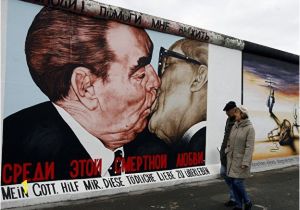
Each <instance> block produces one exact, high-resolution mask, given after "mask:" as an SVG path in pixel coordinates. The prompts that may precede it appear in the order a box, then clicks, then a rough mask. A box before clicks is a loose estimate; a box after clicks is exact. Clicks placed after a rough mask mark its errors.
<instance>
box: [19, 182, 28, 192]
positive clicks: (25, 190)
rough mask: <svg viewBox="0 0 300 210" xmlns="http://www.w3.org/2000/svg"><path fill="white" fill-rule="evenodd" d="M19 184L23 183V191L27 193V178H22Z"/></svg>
mask: <svg viewBox="0 0 300 210" xmlns="http://www.w3.org/2000/svg"><path fill="white" fill-rule="evenodd" d="M21 184H22V185H23V189H24V193H25V194H28V184H27V180H24V181H23V182H22V183H21Z"/></svg>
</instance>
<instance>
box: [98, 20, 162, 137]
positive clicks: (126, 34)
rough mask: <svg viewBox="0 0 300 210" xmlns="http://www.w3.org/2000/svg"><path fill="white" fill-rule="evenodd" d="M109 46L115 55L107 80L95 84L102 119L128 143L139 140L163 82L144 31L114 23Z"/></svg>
mask: <svg viewBox="0 0 300 210" xmlns="http://www.w3.org/2000/svg"><path fill="white" fill-rule="evenodd" d="M107 40H108V45H109V46H110V49H111V51H112V52H113V53H114V55H115V59H114V61H113V62H112V63H111V65H110V68H109V70H108V78H107V80H106V81H103V80H102V79H99V80H98V81H96V82H95V84H94V87H95V94H96V95H97V97H98V100H99V102H100V105H101V111H102V116H104V117H102V119H100V120H105V121H106V124H107V126H109V128H110V131H111V134H120V135H117V136H119V137H121V138H123V139H126V140H132V139H134V138H135V136H136V134H137V133H138V132H141V131H142V130H143V129H144V128H145V126H146V124H147V116H148V115H149V113H150V107H151V105H152V104H153V102H154V100H155V98H156V92H157V89H158V88H159V86H160V80H159V78H158V76H157V74H156V73H155V71H154V69H153V67H152V66H151V65H150V64H149V63H150V60H151V55H152V51H151V50H152V43H151V41H150V39H149V37H148V35H147V34H146V32H145V31H144V30H141V29H137V28H133V27H130V26H127V25H124V24H114V25H113V27H112V28H111V29H109V30H108V32H107Z"/></svg>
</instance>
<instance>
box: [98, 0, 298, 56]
mask: <svg viewBox="0 0 300 210" xmlns="http://www.w3.org/2000/svg"><path fill="white" fill-rule="evenodd" d="M98 1H100V2H102V3H105V4H110V5H114V6H119V7H123V8H126V9H131V10H135V11H139V12H143V13H146V14H149V15H154V16H158V17H162V18H166V19H169V20H172V21H177V22H181V23H185V24H189V25H192V26H196V27H199V28H203V29H206V30H211V31H214V32H218V33H222V34H225V35H228V36H233V37H235V38H239V39H243V40H247V41H250V42H254V43H257V44H262V45H265V46H268V47H272V48H276V49H279V50H283V51H287V52H291V53H294V54H298V55H299V48H300V45H299V0H149V1H142V0H98Z"/></svg>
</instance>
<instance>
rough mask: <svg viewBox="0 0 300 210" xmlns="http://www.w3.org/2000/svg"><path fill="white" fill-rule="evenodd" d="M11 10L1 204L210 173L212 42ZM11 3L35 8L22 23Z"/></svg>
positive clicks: (56, 13)
mask: <svg viewBox="0 0 300 210" xmlns="http://www.w3.org/2000/svg"><path fill="white" fill-rule="evenodd" d="M31 6H33V8H30V7H31ZM9 8H10V10H9V13H8V22H9V23H10V24H9V28H8V30H7V31H8V33H7V37H8V42H7V46H8V48H7V49H8V50H7V51H6V57H7V61H6V63H7V69H5V71H6V76H5V81H6V84H5V95H4V101H3V102H2V104H4V116H3V117H2V119H3V138H2V165H1V169H2V173H1V185H2V187H1V193H2V196H1V199H2V200H4V201H10V200H15V199H27V198H37V197H40V196H41V197H43V196H48V195H49V196H52V195H57V194H64V193H67V194H68V193H76V192H87V191H90V190H102V189H108V190H110V189H111V188H121V187H130V186H135V185H136V184H141V183H142V184H145V183H152V184H155V183H160V182H166V181H173V180H176V179H188V178H192V177H197V176H198V177H199V176H205V175H209V174H210V171H209V169H208V168H207V167H205V150H206V146H205V145H206V116H207V84H208V76H207V75H208V44H207V43H203V42H200V41H196V40H190V39H186V38H182V37H178V36H173V35H168V34H162V33H158V32H154V31H149V30H144V29H142V28H137V27H134V26H129V25H125V24H122V23H118V22H115V21H111V20H104V19H95V18H90V17H86V16H81V15H78V14H74V13H69V12H66V11H63V10H55V9H50V8H43V7H41V6H37V5H31V4H30V5H28V3H24V2H19V1H10V2H9ZM12 8H14V9H16V8H17V10H20V13H21V11H23V10H22V9H24V11H23V12H28V13H30V12H29V11H31V12H32V11H33V10H34V11H36V14H37V15H36V16H35V17H34V15H35V14H31V15H28V16H26V17H27V18H26V19H24V20H21V19H22V18H21V19H20V17H16V16H15V13H14V15H12ZM18 19H19V21H23V22H24V23H25V24H24V25H22V27H18V24H16V23H17V22H18V21H17V20H18ZM17 30H19V33H18V35H16V33H14V32H16V31H17ZM24 46H25V47H24ZM14 93H16V94H14ZM19 96H20V97H19ZM32 96H33V97H32ZM23 99H24V100H23ZM201 166H204V167H201ZM191 167H194V168H192V169H191ZM178 168H187V169H188V170H186V171H181V170H178V171H176V170H173V169H178ZM129 174H136V175H132V176H130V175H129ZM138 174H140V175H138ZM100 177H101V178H100ZM83 179H84V180H88V179H89V180H90V181H86V182H84V181H82V180H83ZM91 179H92V180H91ZM66 180H69V181H66ZM71 180H72V181H71ZM75 180H76V181H75ZM78 180H80V181H78ZM45 181H47V182H45ZM40 182H43V183H44V184H39V183H40ZM78 183H81V184H78ZM79 185H80V186H79ZM28 186H29V191H27V188H28ZM46 188H47V189H46ZM83 189H84V190H83Z"/></svg>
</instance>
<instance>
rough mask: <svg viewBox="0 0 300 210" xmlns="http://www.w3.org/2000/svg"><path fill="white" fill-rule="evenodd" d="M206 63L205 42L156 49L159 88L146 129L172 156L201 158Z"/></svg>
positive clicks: (203, 137) (204, 121)
mask: <svg viewBox="0 0 300 210" xmlns="http://www.w3.org/2000/svg"><path fill="white" fill-rule="evenodd" d="M207 60H208V47H207V43H202V42H199V41H195V40H189V39H181V40H178V41H177V42H175V43H174V44H173V45H172V46H171V47H170V48H169V50H167V49H164V48H161V50H160V59H159V67H158V74H159V75H160V76H161V87H160V89H159V97H158V99H157V101H156V104H155V105H153V111H154V113H153V114H152V116H151V119H150V121H149V130H150V131H151V132H153V133H155V134H156V135H157V136H158V137H159V138H160V139H162V140H163V141H164V142H166V143H167V144H168V145H169V146H170V151H173V152H174V153H175V154H177V153H178V152H183V151H184V152H191V151H192V152H202V153H203V157H205V155H204V152H205V138H206V110H207V109H206V107H207V74H208V67H207ZM202 164H204V162H203V163H202Z"/></svg>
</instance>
